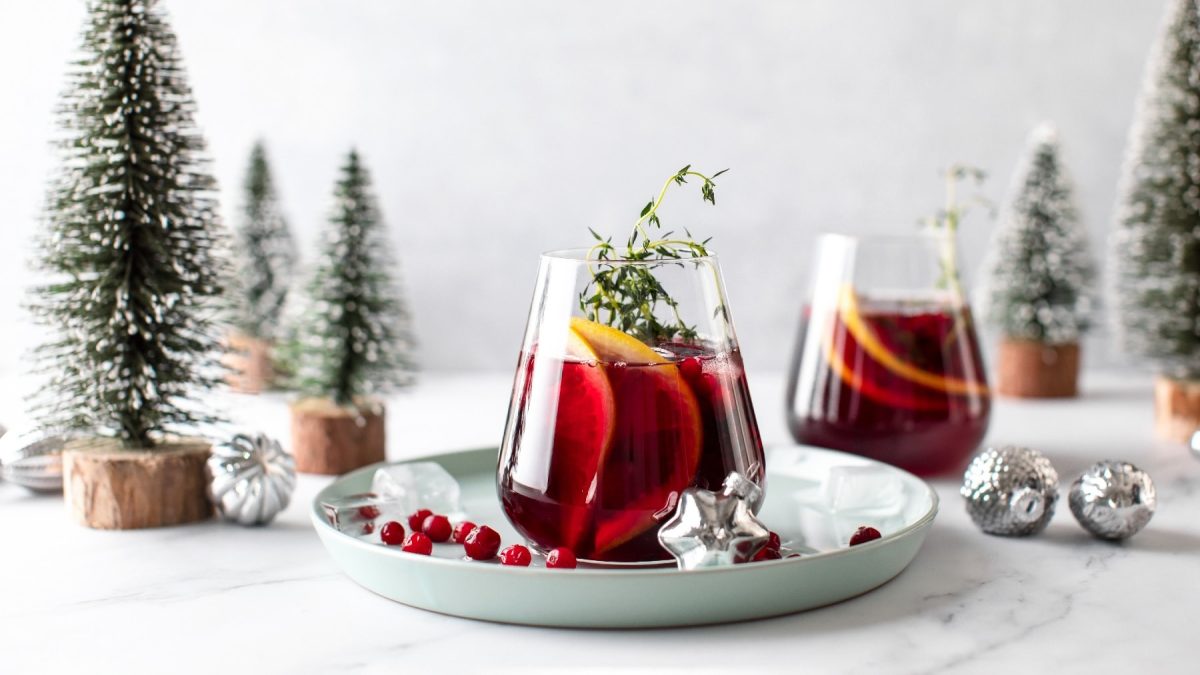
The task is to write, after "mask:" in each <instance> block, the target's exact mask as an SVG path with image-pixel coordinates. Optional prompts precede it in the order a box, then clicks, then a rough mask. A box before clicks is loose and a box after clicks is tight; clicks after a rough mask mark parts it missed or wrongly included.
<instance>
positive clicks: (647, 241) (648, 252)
mask: <svg viewBox="0 0 1200 675" xmlns="http://www.w3.org/2000/svg"><path fill="white" fill-rule="evenodd" d="M726 171H728V169H724V170H721V171H718V172H717V173H714V174H713V175H711V176H706V175H704V174H702V173H698V172H696V171H692V167H691V165H690V164H689V165H688V166H685V167H683V168H682V169H680V170H679V171H677V172H675V174H674V175H672V176H671V177H670V178H668V179H667V180H666V182H665V183H663V186H662V189H661V190H659V192H658V196H657V197H655V198H654V199H651V200H650V201H649V202H648V203H647V204H646V206H645V207H643V208H642V212H641V214H640V215H639V216H638V219H637V222H635V223H634V224H633V231H632V232H631V233H630V235H629V239H628V240H627V241H626V242H625V248H624V250H623V251H621V250H619V249H618V248H617V247H616V246H614V245H613V243H612V238H611V237H609V238H607V239H606V238H604V237H601V236H600V235H599V234H597V233H596V231H595V230H592V229H591V228H589V231H590V232H591V233H592V237H594V238H595V239H596V243H595V245H593V246H592V248H591V249H589V250H588V255H587V257H588V260H593V261H596V262H595V263H594V264H592V265H591V266H590V267H591V272H592V279H591V281H590V282H589V283H588V285H587V287H585V288H584V289H583V292H582V293H580V294H579V307H580V309H581V310H583V312H584V314H585V315H586V316H587V318H588V319H590V320H592V321H596V322H599V323H604V324H607V325H609V326H612V327H614V328H618V329H620V330H622V331H624V332H625V333H628V334H630V335H633V336H634V337H637V338H639V339H641V340H643V341H646V342H654V341H659V340H664V339H671V338H675V337H679V338H683V339H685V340H691V339H695V338H696V336H697V334H696V327H695V326H689V325H688V324H687V323H686V322H684V320H683V317H682V316H681V315H680V313H679V303H678V302H676V301H675V299H674V298H672V297H671V295H670V294H669V293H668V292H667V291H666V289H664V288H663V286H662V284H661V283H659V281H658V279H657V278H656V277H655V276H654V268H655V267H656V266H655V265H621V264H605V263H604V261H614V262H620V261H632V260H662V261H664V263H663V264H677V265H682V262H678V261H682V260H686V259H689V258H701V257H705V256H708V255H709V251H708V248H707V246H708V242H709V241H710V240H711V238H709V239H705V240H704V241H696V240H695V239H694V238H693V237H692V233H691V232H689V231H688V230H687V229H686V228H685V229H684V230H683V236H682V237H679V236H676V234H675V233H674V232H673V231H665V232H664V231H663V225H662V221H661V220H660V219H659V216H658V210H659V207H661V206H662V203H663V199H665V198H666V196H667V190H669V189H670V187H671V185H672V184H675V185H684V184H686V183H687V182H688V180H687V179H688V177H689V176H690V177H695V178H699V179H700V181H701V183H700V196H701V197H702V198H703V199H704V201H706V202H708V203H710V204H713V205H715V204H716V203H717V198H716V193H715V191H714V188H716V185H717V184H716V182H715V179H716V178H717V176H720V175H721V174H723V173H725V172H726ZM652 233H653V234H654V235H657V236H658V238H655V236H652ZM672 261H676V262H672ZM660 304H661V305H665V306H667V307H668V308H669V309H670V312H669V316H670V318H669V319H667V320H666V321H665V322H664V321H663V320H662V319H660V317H659V313H658V312H657V311H656V310H657V309H658V307H659V306H660Z"/></svg>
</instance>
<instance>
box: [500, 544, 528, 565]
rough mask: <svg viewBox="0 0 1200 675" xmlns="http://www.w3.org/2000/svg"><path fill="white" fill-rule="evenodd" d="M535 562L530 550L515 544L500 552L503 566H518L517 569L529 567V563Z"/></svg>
mask: <svg viewBox="0 0 1200 675" xmlns="http://www.w3.org/2000/svg"><path fill="white" fill-rule="evenodd" d="M532 560H533V556H532V555H530V554H529V549H527V548H525V547H524V546H522V545H520V544H513V545H512V546H509V547H508V548H506V549H504V550H503V551H501V552H500V564H501V565H516V566H517V567H529V563H530V562H531V561H532Z"/></svg>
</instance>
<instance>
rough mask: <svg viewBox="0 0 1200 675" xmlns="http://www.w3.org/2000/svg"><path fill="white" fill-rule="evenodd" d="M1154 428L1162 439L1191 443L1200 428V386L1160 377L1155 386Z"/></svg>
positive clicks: (1199, 384)
mask: <svg viewBox="0 0 1200 675" xmlns="http://www.w3.org/2000/svg"><path fill="white" fill-rule="evenodd" d="M1154 425H1155V431H1156V432H1157V433H1158V436H1159V437H1160V438H1164V439H1166V440H1169V441H1176V442H1179V443H1187V442H1188V441H1189V440H1191V438H1192V434H1194V433H1196V429H1197V428H1200V382H1192V381H1187V380H1172V379H1170V378H1167V377H1161V376H1160V377H1159V378H1158V379H1157V380H1155V382H1154Z"/></svg>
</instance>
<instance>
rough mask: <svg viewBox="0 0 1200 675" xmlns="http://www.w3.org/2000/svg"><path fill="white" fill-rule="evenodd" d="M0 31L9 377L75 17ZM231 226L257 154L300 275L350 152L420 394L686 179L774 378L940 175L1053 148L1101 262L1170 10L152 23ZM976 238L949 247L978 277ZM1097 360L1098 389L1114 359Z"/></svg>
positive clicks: (512, 356)
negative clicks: (812, 275)
mask: <svg viewBox="0 0 1200 675" xmlns="http://www.w3.org/2000/svg"><path fill="white" fill-rule="evenodd" d="M3 2H4V4H3V9H2V10H0V63H3V64H5V65H4V66H3V67H2V68H0V100H2V101H3V106H2V109H3V115H2V119H3V122H2V123H0V204H2V205H3V212H4V214H5V223H4V225H5V231H6V237H5V245H4V248H3V250H4V256H5V262H4V264H3V265H0V313H2V315H3V316H4V317H5V318H6V319H7V322H6V328H5V329H4V330H3V331H0V372H13V371H14V370H16V369H19V368H21V367H22V360H23V352H24V350H25V348H26V347H27V346H28V345H29V344H30V342H31V341H32V340H33V338H34V335H35V329H34V328H33V327H32V326H30V325H29V323H28V320H27V318H26V317H25V316H24V315H23V314H21V313H20V312H19V306H20V302H21V299H22V295H23V292H24V288H25V287H26V286H27V285H28V284H29V283H30V281H31V280H32V276H31V274H30V273H29V271H28V270H27V268H26V267H25V261H26V259H27V257H28V255H29V250H30V249H29V244H30V239H31V237H32V235H33V233H34V231H35V229H36V228H37V227H38V224H37V220H38V215H39V212H40V209H41V207H42V204H43V195H44V185H45V181H46V178H47V176H48V175H49V173H50V171H51V168H52V165H53V161H52V155H51V153H50V151H49V147H48V143H49V139H50V138H51V135H52V134H53V132H54V125H53V121H52V116H51V111H52V110H53V108H54V106H55V103H56V100H57V96H58V94H59V91H60V90H61V88H62V83H63V73H64V70H65V64H66V63H67V60H68V58H69V56H70V55H71V53H72V50H73V49H74V48H75V46H76V44H77V42H78V33H79V29H80V26H81V21H82V19H83V9H84V5H83V3H82V2H80V1H79V0H42V1H39V2H16V1H15V0H3ZM165 4H166V6H167V8H168V10H169V13H170V18H171V19H172V21H173V24H174V27H175V30H176V32H177V33H178V35H179V40H180V43H181V46H182V49H183V53H184V57H185V62H186V64H187V66H188V70H189V74H190V77H191V82H192V85H193V88H194V90H195V94H196V98H197V101H198V104H199V109H200V112H199V121H200V123H201V125H202V127H203V129H204V131H205V133H206V135H207V138H208V141H209V148H210V152H211V156H212V158H213V161H214V170H215V173H216V175H217V178H218V180H219V182H220V184H221V186H222V188H223V204H222V206H223V209H224V211H225V213H226V214H227V215H230V216H231V215H232V214H233V213H234V207H235V205H236V203H237V199H238V196H239V195H238V189H237V188H238V186H239V185H240V181H241V173H242V170H243V168H244V165H245V161H246V157H247V154H248V151H249V147H250V144H251V142H252V141H253V140H254V138H255V137H257V136H262V137H264V138H265V139H266V141H267V143H268V146H269V148H268V149H269V152H270V156H271V158H272V160H273V162H274V168H275V172H276V176H277V180H278V183H279V188H280V191H281V193H282V197H283V200H284V208H285V210H286V212H287V214H288V215H289V216H290V219H291V222H292V224H293V226H294V228H295V230H296V232H297V234H298V236H299V238H300V240H301V242H302V247H303V250H304V252H305V253H308V252H309V251H311V249H312V244H313V242H314V241H315V236H316V233H317V232H318V230H319V228H320V227H321V226H322V224H323V218H324V215H325V213H326V208H327V206H328V203H329V195H330V191H331V186H332V182H333V179H334V176H335V170H336V168H337V166H338V164H339V162H340V161H341V158H342V155H343V154H344V153H345V152H346V150H347V149H348V148H349V147H350V145H351V144H354V145H357V147H358V148H359V149H360V150H361V151H362V152H363V153H364V155H365V157H366V160H367V162H368V164H369V166H370V168H371V169H372V170H373V171H374V176H375V180H376V183H377V188H378V192H379V196H380V199H381V202H382V207H383V211H384V214H385V217H386V219H387V221H388V223H389V225H390V227H391V228H392V239H393V241H394V244H395V246H396V249H397V251H398V253H399V256H400V258H401V260H402V270H401V272H402V275H403V279H404V282H405V284H406V285H407V288H408V292H409V295H410V300H411V303H412V305H413V310H414V313H415V317H416V326H417V332H418V336H419V338H420V340H421V342H422V347H421V359H422V361H423V363H424V365H425V367H426V368H428V369H493V370H509V369H511V368H512V367H513V364H514V363H515V360H516V352H517V349H518V347H519V343H520V338H521V335H522V326H523V324H524V321H525V316H526V312H527V308H528V303H529V297H530V292H531V289H532V284H533V277H534V274H535V271H536V264H537V253H538V252H539V251H542V250H545V249H552V248H558V247H564V246H570V245H578V244H581V243H586V241H587V231H586V228H587V227H588V226H592V227H595V228H596V229H598V230H600V231H605V232H613V233H617V234H619V235H623V234H624V233H625V232H626V231H627V228H628V227H629V225H630V223H631V219H632V217H633V216H636V214H637V211H638V210H639V208H640V207H641V205H642V204H644V203H645V201H646V200H647V199H648V198H649V197H650V196H651V193H652V192H653V191H654V190H655V189H656V188H657V186H658V185H659V184H660V182H661V181H662V180H663V178H664V177H665V176H666V175H668V174H670V173H671V172H673V171H674V170H675V169H677V168H679V167H680V166H682V165H683V164H686V163H692V164H694V165H695V166H696V167H698V168H700V169H704V170H715V169H720V168H725V167H730V168H731V169H732V170H731V171H730V173H729V174H728V176H727V177H726V178H723V179H722V180H721V182H720V187H719V190H718V207H717V208H715V209H713V208H702V207H700V206H698V203H699V200H698V198H697V197H695V196H694V195H691V194H689V195H687V196H686V197H684V198H682V199H678V200H677V201H672V202H671V203H670V204H669V205H668V206H666V207H665V209H664V213H663V215H664V221H666V222H667V223H670V224H687V225H690V226H691V227H692V228H693V231H695V232H702V233H706V234H711V235H712V236H713V237H714V248H716V249H717V250H718V251H719V252H720V253H721V256H722V260H723V265H724V268H725V274H726V279H727V282H728V285H729V288H730V294H731V306H732V308H733V312H734V318H735V320H736V324H737V327H738V332H739V335H740V337H741V341H742V346H743V350H744V352H745V354H746V355H747V360H748V362H749V365H750V366H751V367H752V368H758V369H767V368H782V367H783V366H784V365H785V364H786V363H787V361H788V358H789V352H790V349H791V342H792V339H793V332H794V328H795V322H796V318H797V311H798V308H799V305H800V302H801V297H800V295H801V293H802V290H803V288H804V286H805V283H806V282H805V280H806V274H807V269H808V267H809V260H810V256H811V253H810V246H811V244H812V242H813V239H814V236H815V235H816V233H817V232H819V231H823V230H837V231H845V232H854V233H864V232H880V231H904V230H907V229H910V228H913V227H914V225H913V223H914V222H915V221H916V219H917V218H918V217H919V216H922V215H924V214H926V213H928V212H930V211H931V210H933V209H935V208H937V206H938V205H939V204H940V202H941V198H942V183H941V181H940V179H939V176H938V172H939V170H940V169H942V168H944V167H945V166H947V165H948V164H950V163H952V162H954V161H965V162H970V163H973V164H976V165H979V166H982V167H985V168H986V169H988V170H989V171H990V172H991V173H992V178H991V180H990V181H989V183H988V184H987V185H986V188H985V190H984V192H985V194H986V195H988V196H989V197H991V198H993V199H999V198H1000V197H1001V195H1002V194H1003V192H1004V188H1005V184H1006V182H1007V180H1008V176H1009V174H1010V172H1011V170H1012V168H1013V166H1014V164H1015V162H1016V159H1017V156H1018V154H1019V152H1020V151H1021V147H1022V143H1023V140H1024V137H1025V134H1026V133H1027V131H1028V130H1029V129H1030V128H1031V127H1032V126H1033V125H1034V124H1035V123H1037V122H1038V121H1040V120H1043V119H1052V120H1054V121H1056V122H1057V123H1058V125H1059V127H1060V130H1061V136H1062V139H1063V142H1064V144H1065V149H1066V158H1067V161H1068V163H1069V164H1070V166H1071V168H1072V169H1073V171H1074V174H1075V177H1076V180H1077V183H1078V188H1079V197H1080V200H1081V205H1082V209H1083V213H1084V216H1085V218H1086V220H1087V223H1088V226H1089V228H1090V230H1091V233H1092V235H1093V247H1094V248H1096V249H1099V248H1100V243H1101V240H1102V237H1103V236H1104V235H1105V232H1106V230H1107V229H1108V225H1109V219H1110V214H1111V211H1112V206H1113V199H1114V190H1115V187H1116V182H1117V175H1118V170H1119V165H1120V160H1121V156H1122V152H1123V147H1124V143H1125V137H1126V131H1127V127H1128V124H1129V121H1130V119H1131V116H1132V112H1133V105H1134V99H1135V94H1136V93H1137V91H1138V88H1139V81H1140V78H1141V73H1142V69H1143V63H1144V61H1145V58H1146V55H1147V53H1148V49H1149V47H1150V44H1151V41H1152V40H1153V37H1154V34H1155V32H1156V30H1157V26H1158V24H1159V17H1160V14H1161V11H1162V8H1163V1H1162V0H1136V1H1135V0H1103V1H1101V0H1070V1H1066V0H1053V1H1048V0H1019V1H1018V0H1005V1H1003V2H1000V1H998V0H971V1H964V0H921V1H913V0H909V1H904V2H899V1H891V2H885V1H883V0H879V1H875V2H849V1H846V0H820V1H812V2H782V1H781V2H729V1H727V0H726V1H719V0H704V1H697V0H687V1H672V2H642V1H636V2H635V1H625V0H622V1H619V2H617V1H612V0H608V1H605V2H573V3H564V2H554V1H549V0H547V1H541V2H531V1H524V0H521V1H511V0H510V1H507V2H482V1H479V2H448V1H446V0H439V1H432V2H398V1H384V0H375V1H371V2H367V1H359V2H331V1H329V0H325V1H317V0H305V1H297V0H252V1H248V0H205V1H204V2H200V1H198V0H192V1H190V2H185V1H183V0H176V1H173V2H171V1H168V2H165ZM990 227H991V222H990V221H989V219H988V218H987V217H986V216H984V215H983V214H982V213H980V214H976V217H974V218H972V219H970V220H969V221H968V223H967V224H966V225H965V231H964V232H963V236H962V244H963V247H964V258H965V260H966V261H967V263H968V264H967V268H968V269H972V268H974V267H975V266H977V264H978V262H979V260H980V259H981V258H982V255H983V248H984V246H985V243H986V241H987V237H988V234H989V232H988V231H989V229H990ZM1103 343H1104V341H1103V340H1100V341H1098V342H1097V344H1096V348H1095V349H1093V350H1092V358H1093V362H1096V361H1097V360H1104V359H1110V358H1111V354H1105V351H1106V348H1105V347H1102V346H1101V345H1102V344H1103Z"/></svg>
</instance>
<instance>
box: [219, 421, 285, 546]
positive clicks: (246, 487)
mask: <svg viewBox="0 0 1200 675" xmlns="http://www.w3.org/2000/svg"><path fill="white" fill-rule="evenodd" d="M208 471H209V497H210V498H211V499H212V502H213V505H214V506H216V507H217V511H219V512H220V513H221V515H222V516H223V517H224V518H225V519H226V520H232V521H235V522H237V523H238V524H239V525H265V524H267V523H269V522H271V520H272V519H274V518H275V516H276V515H277V514H278V513H279V512H280V511H282V510H283V509H284V508H286V507H287V505H288V502H290V501H291V499H292V490H294V489H295V487H296V462H295V460H294V459H293V458H292V456H291V455H290V454H288V453H287V452H284V450H283V448H282V447H280V445H279V441H276V440H274V439H272V438H271V437H269V436H267V435H266V434H262V433H259V434H255V435H253V436H251V435H247V434H237V435H236V436H234V437H233V438H232V439H230V440H229V441H228V442H226V443H222V444H220V445H217V446H215V447H214V448H213V451H212V456H211V457H209V459H208Z"/></svg>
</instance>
